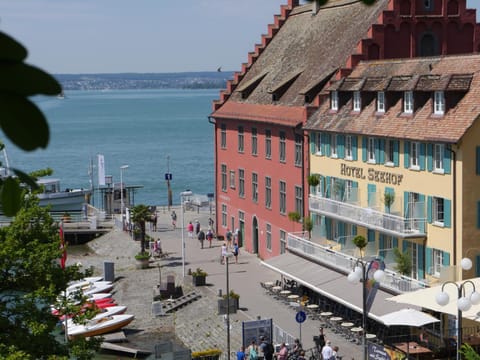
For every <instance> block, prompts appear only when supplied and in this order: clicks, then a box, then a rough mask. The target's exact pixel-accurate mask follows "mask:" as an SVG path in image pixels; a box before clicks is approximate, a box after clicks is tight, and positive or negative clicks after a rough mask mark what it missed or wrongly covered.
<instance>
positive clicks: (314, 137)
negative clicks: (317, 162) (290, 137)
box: [310, 132, 317, 154]
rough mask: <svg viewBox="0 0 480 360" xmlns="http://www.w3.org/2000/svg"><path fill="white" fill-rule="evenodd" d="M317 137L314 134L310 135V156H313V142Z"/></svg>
mask: <svg viewBox="0 0 480 360" xmlns="http://www.w3.org/2000/svg"><path fill="white" fill-rule="evenodd" d="M316 139H317V136H316V134H315V133H314V132H311V133H310V154H315V140H316Z"/></svg>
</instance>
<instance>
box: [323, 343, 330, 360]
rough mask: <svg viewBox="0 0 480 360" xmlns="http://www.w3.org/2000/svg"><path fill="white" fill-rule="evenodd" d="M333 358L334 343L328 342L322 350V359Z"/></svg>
mask: <svg viewBox="0 0 480 360" xmlns="http://www.w3.org/2000/svg"><path fill="white" fill-rule="evenodd" d="M332 356H333V349H332V342H331V341H330V340H327V342H326V343H325V346H324V347H323V349H322V359H324V360H330V359H331V358H332Z"/></svg>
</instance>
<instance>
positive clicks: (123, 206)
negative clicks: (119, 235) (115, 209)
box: [120, 165, 128, 230]
mask: <svg viewBox="0 0 480 360" xmlns="http://www.w3.org/2000/svg"><path fill="white" fill-rule="evenodd" d="M125 169H128V165H122V166H120V214H121V216H122V230H125V217H124V216H123V212H124V210H125V204H124V203H123V170H125Z"/></svg>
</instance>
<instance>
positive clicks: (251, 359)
mask: <svg viewBox="0 0 480 360" xmlns="http://www.w3.org/2000/svg"><path fill="white" fill-rule="evenodd" d="M247 352H248V360H258V346H257V344H256V343H255V340H252V342H251V343H250V346H249V347H248V349H247Z"/></svg>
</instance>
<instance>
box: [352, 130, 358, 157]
mask: <svg viewBox="0 0 480 360" xmlns="http://www.w3.org/2000/svg"><path fill="white" fill-rule="evenodd" d="M352 158H353V160H354V161H357V160H358V149H357V137H356V136H354V135H352Z"/></svg>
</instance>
